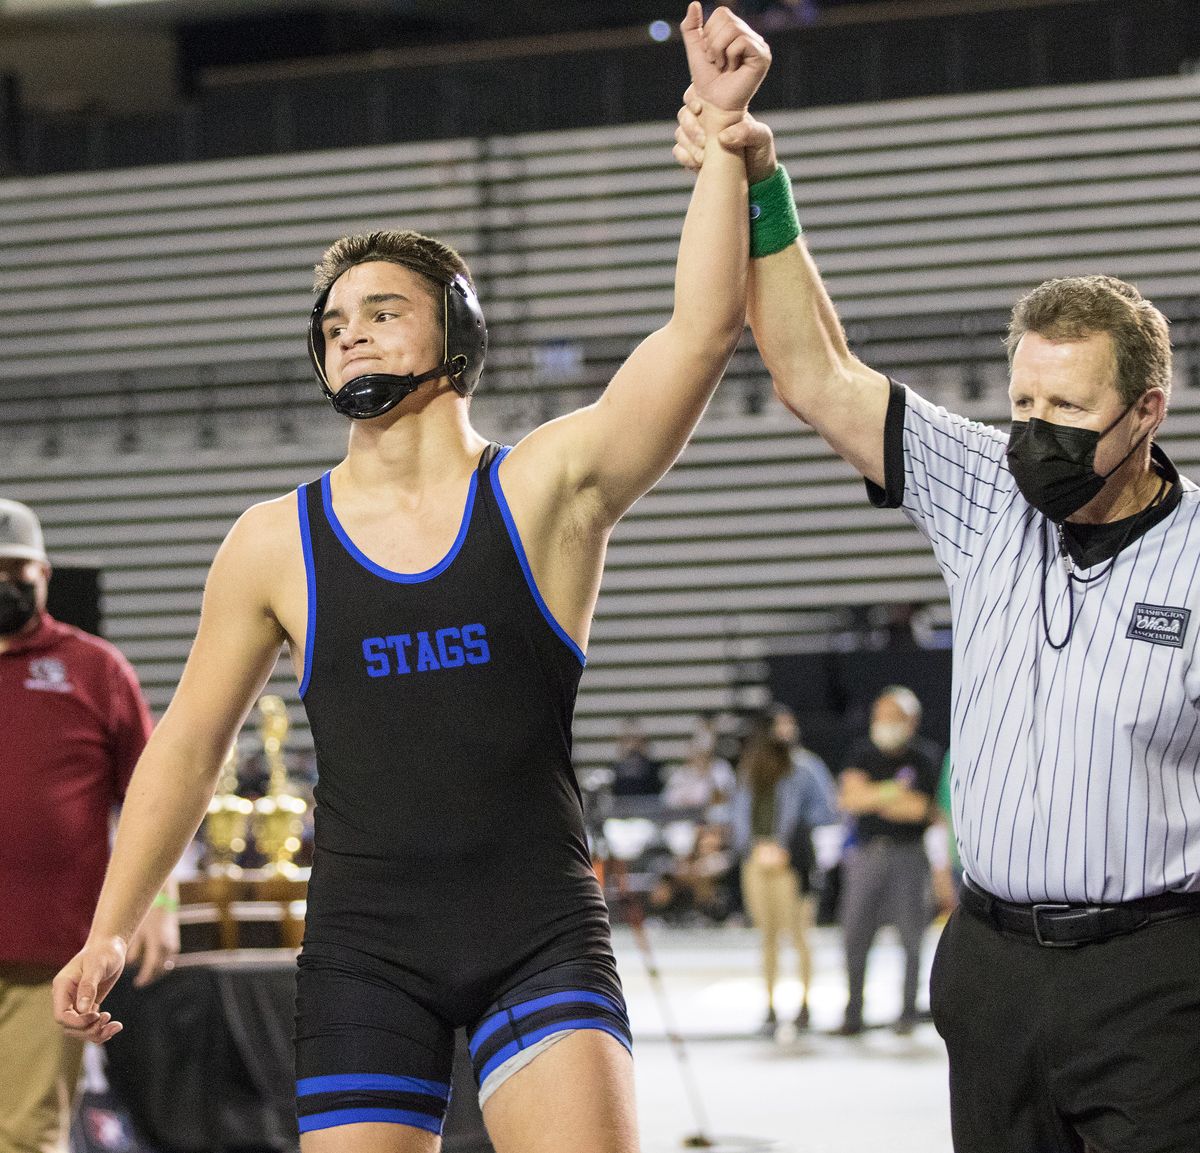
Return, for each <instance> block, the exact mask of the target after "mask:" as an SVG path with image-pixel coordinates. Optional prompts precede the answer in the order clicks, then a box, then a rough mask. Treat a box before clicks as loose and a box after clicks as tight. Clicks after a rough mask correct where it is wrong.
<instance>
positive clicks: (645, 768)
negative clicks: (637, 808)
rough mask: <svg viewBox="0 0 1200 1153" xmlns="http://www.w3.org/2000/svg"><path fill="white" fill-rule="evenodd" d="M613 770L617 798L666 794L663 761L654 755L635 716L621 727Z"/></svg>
mask: <svg viewBox="0 0 1200 1153" xmlns="http://www.w3.org/2000/svg"><path fill="white" fill-rule="evenodd" d="M611 768H612V775H613V783H612V791H613V796H614V797H657V796H659V794H661V792H662V787H663V780H662V770H663V767H662V762H661V761H656V760H655V759H654V758H653V757H651V756H650V748H649V745H648V744H647V741H646V734H645V733H644V732H642V727H641V725H640V724H639V723H638V722H637V720H636V719H635V718H633V717H629V718H628V719H626V720H625V721H624V722H622V724H621V735H620V737H619V738H618V739H617V759H616V760H615V761H613V763H612V766H611Z"/></svg>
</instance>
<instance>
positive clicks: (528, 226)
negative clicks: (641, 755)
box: [0, 76, 1200, 766]
mask: <svg viewBox="0 0 1200 1153" xmlns="http://www.w3.org/2000/svg"><path fill="white" fill-rule="evenodd" d="M770 120H771V122H772V124H773V125H774V126H775V128H776V131H777V136H778V141H779V147H780V152H781V156H782V158H783V159H784V161H785V162H786V163H787V164H788V166H789V169H790V171H791V173H792V176H793V179H794V181H795V186H796V194H797V200H798V203H799V204H800V212H801V217H802V219H803V221H804V224H805V228H806V230H807V235H808V238H809V243H810V245H811V247H812V249H813V251H814V253H815V254H816V255H817V258H818V260H819V263H820V264H821V266H822V269H823V271H824V272H825V275H826V278H827V281H828V284H829V287H830V290H831V293H832V294H833V296H834V299H835V301H836V302H837V304H838V307H839V310H840V312H841V314H842V316H843V318H844V319H845V321H846V323H847V326H848V331H849V335H850V337H851V340H852V342H853V343H854V345H855V347H856V348H857V349H858V350H859V351H860V352H861V354H862V355H863V356H864V357H865V358H866V359H867V360H869V361H870V362H871V363H873V364H874V365H876V366H877V367H879V368H881V369H884V370H888V371H893V372H895V373H896V374H897V375H898V376H899V377H901V378H902V379H905V380H907V381H908V382H909V383H912V384H914V385H915V386H917V387H919V388H920V389H921V390H922V391H924V392H925V393H926V394H928V395H931V396H933V397H935V398H937V399H939V400H942V401H944V402H945V403H947V404H949V405H950V406H952V407H955V408H957V409H959V410H964V411H968V412H970V413H971V414H972V415H977V416H980V417H984V418H987V417H991V418H997V419H1006V417H1005V412H1006V406H1005V403H1004V397H1003V383H1004V376H1005V368H1004V363H1003V349H1002V346H1001V343H1000V340H1001V334H1002V329H1003V325H1004V322H1005V319H1006V316H1007V312H1008V308H1009V306H1010V305H1011V303H1012V301H1013V299H1014V298H1015V297H1016V296H1017V295H1018V294H1019V293H1020V292H1021V291H1023V290H1024V289H1026V288H1028V287H1031V286H1032V285H1033V284H1035V283H1037V282H1038V281H1040V280H1041V279H1043V278H1045V277H1047V276H1050V275H1054V274H1061V273H1068V272H1071V273H1073V272H1084V271H1107V272H1112V273H1114V274H1116V275H1120V276H1124V277H1126V278H1128V279H1131V280H1133V281H1135V282H1136V283H1138V285H1139V286H1140V287H1141V288H1142V289H1143V291H1144V292H1145V293H1146V294H1147V295H1149V296H1150V297H1151V298H1152V299H1154V300H1155V301H1156V302H1157V303H1158V304H1160V306H1162V307H1163V308H1164V310H1165V311H1167V313H1168V315H1170V316H1171V317H1172V319H1173V320H1174V322H1175V339H1176V345H1177V349H1178V361H1179V364H1178V369H1179V371H1178V389H1177V395H1176V398H1175V407H1176V412H1175V414H1174V415H1173V417H1172V418H1171V420H1170V421H1169V422H1168V425H1167V435H1166V437H1165V438H1164V440H1165V442H1166V444H1167V446H1168V449H1169V451H1172V452H1174V453H1175V454H1176V455H1177V457H1178V459H1179V460H1180V463H1181V464H1182V465H1184V466H1186V465H1188V464H1189V463H1196V462H1200V392H1193V391H1190V390H1189V389H1188V388H1187V387H1186V382H1188V381H1194V382H1196V383H1200V369H1198V368H1197V365H1198V364H1200V306H1198V304H1197V302H1198V301H1200V224H1197V222H1196V218H1195V206H1196V204H1197V203H1198V202H1200V148H1198V147H1197V144H1198V143H1200V77H1196V76H1187V77H1179V78H1175V79H1166V80H1153V81H1139V82H1136V83H1132V84H1107V85H1097V86H1085V87H1076V88H1055V89H1043V90H1036V91H1021V92H1005V93H991V94H987V95H974V96H963V97H947V98H936V99H922V100H909V101H901V102H894V103H888V104H877V105H857V106H853V107H843V108H826V109H818V110H810V111H797V112H790V113H776V114H772V115H771V116H770ZM670 139H671V127H670V125H669V123H667V122H665V121H664V122H662V123H656V124H648V125H639V126H632V127H623V128H612V129H606V130H587V131H572V132H564V133H554V134H539V135H526V136H511V137H497V138H489V139H487V140H483V141H478V140H452V141H446V142H442V143H438V144H421V145H409V146H389V147H382V148H373V149H357V150H353V151H346V152H324V153H312V154H305V155H299V156H291V157H272V158H266V159H254V160H237V161H220V162H212V163H204V164H196V165H188V166H174V167H165V168H142V169H137V170H131V171H113V172H103V173H92V174H76V175H72V176H55V177H46V178H37V179H22V180H9V181H3V182H0V314H2V315H3V317H4V323H5V328H6V334H5V339H4V347H5V356H4V357H3V358H2V359H0V400H2V402H3V403H0V492H3V493H4V494H5V495H8V496H13V497H16V498H18V499H23V500H27V501H29V502H30V503H31V504H33V505H35V506H36V507H37V508H38V510H39V512H40V513H41V514H42V517H43V520H44V523H45V527H46V533H47V540H48V543H49V545H50V548H51V549H52V550H53V552H54V555H55V558H56V559H58V560H59V561H60V562H62V563H67V562H70V561H79V562H85V561H86V562H92V563H97V564H99V565H101V566H102V567H103V568H104V570H105V603H104V608H105V614H106V619H107V623H108V632H109V635H110V636H111V637H112V638H113V639H114V640H115V641H116V642H117V643H118V644H120V645H121V647H122V648H123V649H124V650H125V651H126V652H127V653H128V654H129V656H130V657H131V658H132V659H133V660H134V662H135V664H136V665H137V668H138V670H139V673H140V674H141V676H142V678H143V681H144V683H145V684H146V686H147V689H148V692H149V695H150V697H151V699H152V702H153V704H154V706H155V707H156V709H159V710H161V709H162V708H163V707H164V706H165V704H166V702H167V700H168V699H169V695H170V691H171V689H172V687H173V685H174V683H175V682H176V680H177V678H178V675H179V671H180V668H181V667H182V662H183V659H184V657H185V655H186V652H187V648H188V643H189V641H190V638H191V635H192V633H193V630H194V626H195V621H196V615H197V612H198V606H199V597H200V591H201V586H202V582H203V578H204V573H205V571H206V568H207V565H208V562H209V561H210V559H211V557H212V555H213V553H214V551H215V549H216V546H217V544H218V543H219V541H220V539H221V538H222V537H223V535H224V533H225V532H226V531H227V529H228V526H229V525H230V524H231V523H232V521H233V520H234V519H235V518H236V516H237V515H238V514H239V513H240V512H241V511H242V510H243V509H244V508H246V507H247V506H248V505H249V504H250V503H252V502H253V501H256V500H260V499H264V498H266V497H270V496H275V495H279V494H280V493H282V492H284V491H286V490H287V489H289V488H291V487H293V486H295V485H296V484H298V483H300V482H301V481H303V480H306V479H309V478H311V477H312V476H314V475H316V474H318V473H319V472H320V471H321V470H323V469H324V468H326V467H328V466H329V465H330V464H331V463H333V462H334V461H335V460H336V459H337V458H338V456H339V454H340V452H341V450H342V447H343V445H344V437H345V429H344V427H343V425H342V423H341V421H340V420H339V419H338V418H336V417H335V416H334V415H333V414H332V413H331V412H329V411H328V409H327V408H326V407H325V406H324V405H323V403H322V402H321V401H320V399H319V396H318V395H317V394H316V389H315V386H314V385H313V384H311V382H310V380H309V377H308V369H307V364H306V360H305V358H304V351H303V332H304V325H305V319H306V314H307V310H308V302H309V294H308V291H307V289H308V271H307V270H308V268H309V267H310V266H311V264H312V263H313V262H314V261H315V260H316V258H317V257H318V256H319V255H320V252H321V250H322V248H323V247H324V245H325V244H326V243H328V242H329V241H330V240H332V239H333V238H334V237H336V236H337V235H340V234H341V233H343V232H346V231H351V230H364V229H369V228H374V227H384V226H396V225H403V226H410V227H414V228H417V229H421V230H424V231H429V232H433V233H436V234H437V235H440V236H443V237H445V238H446V239H448V240H450V241H451V242H452V243H455V244H456V245H458V246H459V247H460V248H461V250H462V251H463V253H464V255H465V256H466V257H467V259H468V260H469V261H470V262H471V264H472V267H473V268H474V269H475V271H476V274H477V278H478V280H479V282H480V288H481V295H482V297H483V300H484V304H485V308H486V310H487V313H488V316H489V322H490V326H491V330H492V341H493V344H492V352H491V354H490V357H489V363H488V368H487V370H486V372H485V375H484V382H483V386H482V389H481V393H480V395H479V396H478V397H477V399H476V401H475V405H476V408H475V415H476V419H477V421H478V423H479V425H480V427H481V428H482V430H483V431H485V432H486V433H488V434H490V435H493V436H495V437H496V438H497V439H502V440H506V441H511V440H513V439H515V438H517V437H519V436H520V435H521V434H522V433H523V432H524V431H526V430H527V429H528V428H529V427H530V426H531V425H532V424H534V423H536V422H537V421H538V420H540V419H544V418H545V417H546V416H550V415H554V414H556V413H558V412H560V411H563V410H564V409H565V408H567V407H572V406H574V405H576V404H579V403H584V402H587V401H589V400H591V399H592V398H594V397H595V396H596V395H597V392H598V390H599V389H600V388H601V387H602V386H603V383H604V382H605V381H606V380H607V379H608V378H609V376H610V375H611V374H612V372H613V371H614V369H615V368H616V367H617V365H618V364H619V363H620V361H621V360H622V359H623V358H624V357H625V356H626V355H628V353H629V351H630V350H631V348H632V347H633V345H634V344H635V342H636V341H637V339H638V338H639V337H640V336H642V335H644V334H645V333H647V332H649V331H650V330H651V329H652V328H653V327H655V326H656V325H658V324H660V323H661V322H662V321H663V320H665V318H666V316H667V315H668V313H669V309H670V305H671V281H672V269H673V257H674V252H675V247H676V243H677V238H678V233H679V227H680V222H681V219H682V215H683V212H684V210H685V208H686V204H687V197H688V188H689V178H688V177H687V176H686V175H685V174H683V173H680V172H678V171H676V170H675V169H674V168H673V167H672V166H671V162H670V156H669V145H670ZM768 396H769V381H767V379H766V377H765V374H764V372H763V370H762V366H761V363H760V362H759V361H758V359H757V355H756V354H755V352H754V350H753V345H752V343H751V342H750V341H749V339H748V338H747V340H746V341H745V342H744V343H743V346H742V348H741V349H740V350H739V352H738V353H737V354H736V355H735V358H734V361H733V363H732V365H731V367H730V370H729V373H728V374H727V379H726V381H725V383H724V384H723V385H722V388H721V390H720V391H719V393H718V396H717V399H716V400H715V401H714V403H713V405H712V407H711V410H710V414H709V416H708V417H706V419H705V421H704V423H703V424H702V425H701V428H700V430H699V431H698V433H697V434H696V437H695V438H694V440H693V443H692V444H691V446H690V447H689V448H688V450H687V451H686V453H685V454H684V456H683V458H682V460H681V461H680V463H679V465H678V466H677V467H676V469H675V470H674V471H672V473H671V474H669V475H668V477H667V478H665V480H664V481H663V482H662V483H661V484H660V485H659V486H658V488H657V489H656V490H655V491H654V492H652V493H651V494H649V495H648V496H647V497H645V498H644V499H643V500H642V501H640V502H639V503H638V505H637V506H636V507H635V508H634V510H633V511H632V513H631V514H630V515H629V517H628V518H627V519H626V520H625V521H624V522H623V524H622V525H621V526H620V527H619V528H618V530H617V532H616V533H615V534H614V537H613V542H612V547H611V551H610V556H609V564H608V569H607V575H606V577H605V581H604V585H603V590H602V594H601V599H600V603H599V605H598V608H597V615H596V622H595V626H594V629H593V634H592V645H591V651H590V661H589V669H588V672H587V674H586V676H585V678H584V683H583V689H582V691H581V695H580V701H579V709H578V721H577V725H576V740H577V751H578V756H579V761H580V764H581V765H584V766H587V765H595V764H599V763H602V762H604V761H605V760H606V759H607V758H608V757H609V756H610V754H611V751H612V741H613V736H614V733H615V729H616V724H617V722H618V720H619V718H620V717H621V716H623V715H625V714H630V713H632V714H637V715H639V716H641V717H642V719H643V725H644V728H645V729H646V731H647V732H648V733H649V735H650V736H651V738H652V740H653V741H654V742H655V751H656V753H658V755H660V756H665V757H667V758H670V757H672V756H674V755H676V754H677V753H678V752H679V751H680V749H681V747H682V738H683V737H684V735H685V734H686V733H687V732H688V731H689V730H690V718H691V716H692V715H693V714H694V713H695V712H697V711H699V710H705V709H726V708H733V709H736V708H741V707H746V706H751V705H753V704H755V703H757V702H759V701H761V699H762V697H763V693H764V688H763V681H762V678H763V666H762V661H763V658H764V657H765V656H766V655H768V654H769V653H771V652H773V651H797V650H800V649H805V648H816V647H819V646H821V645H823V644H826V643H828V638H829V635H830V633H831V632H836V631H838V630H839V629H842V628H844V627H845V624H846V620H847V615H846V614H847V610H850V609H853V608H854V607H855V606H861V605H866V604H871V603H897V602H920V603H931V604H933V605H935V606H938V607H937V608H936V611H937V612H941V613H943V614H944V606H945V600H946V597H945V590H944V586H943V585H942V583H941V580H940V577H939V576H938V573H937V570H936V567H935V566H934V563H933V559H932V556H931V554H930V553H929V552H928V550H927V549H926V547H925V546H924V544H923V542H922V540H921V539H920V537H919V536H918V535H917V534H916V532H915V531H914V530H912V529H911V528H909V527H908V526H907V524H906V522H904V521H903V520H902V519H901V518H900V517H899V516H898V515H897V514H894V513H883V512H876V511H872V510H870V509H869V508H867V507H866V506H865V501H864V499H863V493H862V486H861V482H860V481H859V480H858V479H857V478H856V477H855V476H854V475H853V474H852V472H851V471H850V470H849V469H848V468H847V467H846V466H844V465H843V464H842V463H841V462H839V461H837V460H836V459H835V458H833V457H832V455H831V454H830V453H829V452H828V450H827V449H826V448H825V447H824V445H823V444H822V443H821V442H820V441H819V440H818V438H816V437H815V435H813V434H812V433H811V432H809V431H807V430H804V429H803V428H801V426H799V425H798V424H797V423H796V422H795V421H794V420H793V419H792V418H791V417H789V416H788V415H787V414H786V413H784V412H783V411H782V410H781V409H779V408H778V406H777V405H775V404H774V402H772V401H770V400H769V399H768ZM273 689H274V690H275V691H281V692H286V693H287V695H288V697H289V699H290V700H291V701H292V702H293V708H292V712H293V720H294V722H296V729H295V730H294V732H295V734H296V737H297V739H298V740H299V741H303V740H304V739H306V729H305V727H304V725H303V721H302V716H301V714H300V712H299V710H298V708H297V707H296V705H295V691H294V682H291V680H290V673H289V672H288V670H287V669H286V668H285V667H284V665H283V663H281V667H280V670H279V671H278V672H277V675H276V678H275V681H274V683H273Z"/></svg>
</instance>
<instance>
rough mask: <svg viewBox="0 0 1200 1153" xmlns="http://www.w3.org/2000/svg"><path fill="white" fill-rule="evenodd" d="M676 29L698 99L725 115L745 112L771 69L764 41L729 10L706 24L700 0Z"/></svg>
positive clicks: (769, 55)
mask: <svg viewBox="0 0 1200 1153" xmlns="http://www.w3.org/2000/svg"><path fill="white" fill-rule="evenodd" d="M679 28H680V31H681V32H682V33H683V46H684V48H685V49H686V51H687V61H688V71H689V72H690V73H691V75H692V87H693V88H694V89H695V90H696V96H697V98H698V99H700V100H702V101H704V102H705V103H706V104H709V105H711V106H712V107H714V108H719V109H721V110H722V111H724V112H741V111H744V110H745V109H746V108H747V107H748V106H749V104H750V97H751V96H753V95H754V93H755V92H757V91H758V86H759V85H760V84H761V83H762V82H763V77H764V76H766V74H767V69H768V68H769V67H770V66H771V49H770V48H768V47H767V42H766V41H765V40H764V39H763V38H762V37H761V36H760V35H759V34H758V33H757V32H755V31H754V29H753V28H751V27H750V25H749V24H747V23H746V22H745V21H744V20H742V19H740V18H739V17H737V16H735V15H734V14H733V13H732V12H730V10H729V9H728V8H718V9H717V10H716V11H715V12H714V13H713V14H712V15H711V16H710V17H709V18H708V21H707V23H706V22H705V20H704V10H703V9H702V8H701V7H700V4H699V0H692V2H691V3H690V4H689V5H688V10H687V15H686V16H685V17H684V18H683V22H682V23H681V24H680V25H679Z"/></svg>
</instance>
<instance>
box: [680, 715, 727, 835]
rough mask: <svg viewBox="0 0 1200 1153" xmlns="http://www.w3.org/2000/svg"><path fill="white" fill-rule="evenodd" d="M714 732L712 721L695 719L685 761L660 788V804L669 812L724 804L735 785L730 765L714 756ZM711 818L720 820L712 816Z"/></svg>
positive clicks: (715, 746)
mask: <svg viewBox="0 0 1200 1153" xmlns="http://www.w3.org/2000/svg"><path fill="white" fill-rule="evenodd" d="M716 748H717V731H716V725H715V723H714V721H713V718H712V717H711V716H709V715H704V716H700V717H697V718H696V727H695V730H694V732H693V734H692V739H691V741H690V742H689V744H688V754H687V760H686V761H684V763H683V764H681V765H676V766H675V767H674V768H673V769H671V771H670V774H669V775H668V777H667V784H666V788H664V789H663V794H662V799H663V804H664V805H665V806H666V807H667V808H668V809H701V808H708V807H712V806H721V805H724V804H725V803H726V802H727V801H728V800H729V798H730V797H731V796H733V789H734V785H735V783H736V782H735V778H734V772H733V766H732V765H731V764H730V763H729V762H728V761H727V760H725V759H724V758H723V757H719V756H717V752H716ZM713 819H714V820H715V819H719V814H714V817H713Z"/></svg>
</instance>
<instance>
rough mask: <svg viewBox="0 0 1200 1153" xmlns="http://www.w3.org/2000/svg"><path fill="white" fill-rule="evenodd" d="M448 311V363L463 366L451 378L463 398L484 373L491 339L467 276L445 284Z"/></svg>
mask: <svg viewBox="0 0 1200 1153" xmlns="http://www.w3.org/2000/svg"><path fill="white" fill-rule="evenodd" d="M445 308H446V360H447V361H448V362H450V363H451V364H455V363H456V362H460V363H461V367H458V366H457V365H456V369H457V370H456V371H454V372H453V373H452V374H451V378H450V379H451V380H452V381H453V382H454V387H455V388H456V389H458V391H459V392H460V393H461V394H462V395H463V396H470V395H471V393H472V392H474V391H475V386H476V385H477V384H478V383H479V377H480V375H481V374H482V373H483V362H484V359H485V357H486V356H487V344H488V336H487V324H486V323H485V322H484V319H483V310H482V309H481V308H480V307H479V298H478V297H477V296H476V295H475V290H474V289H473V288H472V287H471V285H470V283H469V282H468V281H467V278H466V277H465V276H455V278H454V279H453V280H452V281H450V282H449V283H448V284H447V285H446V293H445Z"/></svg>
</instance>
